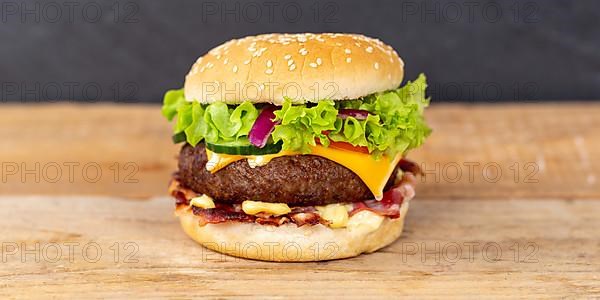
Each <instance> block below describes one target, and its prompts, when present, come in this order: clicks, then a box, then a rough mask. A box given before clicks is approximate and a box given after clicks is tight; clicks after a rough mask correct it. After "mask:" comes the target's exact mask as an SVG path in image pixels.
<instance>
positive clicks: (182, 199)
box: [169, 160, 420, 226]
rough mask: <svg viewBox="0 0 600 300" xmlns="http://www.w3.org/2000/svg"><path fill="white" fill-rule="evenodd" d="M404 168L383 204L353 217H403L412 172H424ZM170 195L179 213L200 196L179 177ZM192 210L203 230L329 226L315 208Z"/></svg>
mask: <svg viewBox="0 0 600 300" xmlns="http://www.w3.org/2000/svg"><path fill="white" fill-rule="evenodd" d="M403 162H404V163H403ZM407 162H408V163H407ZM400 167H401V168H402V169H403V170H404V167H406V169H407V170H410V171H405V172H404V174H403V176H402V179H401V180H400V181H399V183H398V184H397V185H396V186H394V187H393V188H391V189H389V190H388V191H386V192H385V193H384V194H383V199H382V200H381V201H377V200H374V199H373V200H367V201H362V202H355V203H351V205H352V210H350V212H349V215H350V216H353V215H355V214H357V213H358V212H360V211H363V210H368V211H371V212H374V213H376V214H378V215H381V216H385V217H388V218H391V219H395V218H398V217H400V206H401V205H402V202H403V201H404V200H410V199H412V198H413V197H414V195H415V190H414V186H415V183H416V178H415V175H414V174H413V173H412V172H411V171H415V172H420V170H419V167H418V166H417V165H416V164H414V163H412V162H409V161H405V160H402V161H401V165H400ZM169 193H170V194H171V195H172V196H173V197H174V198H175V199H176V200H175V203H176V205H177V210H180V209H186V208H188V207H189V202H190V199H192V198H194V197H197V196H198V194H197V193H196V192H194V191H192V190H191V189H189V188H186V187H184V186H182V185H181V183H180V182H179V181H178V180H177V177H176V176H175V177H174V178H173V180H172V181H171V184H170V186H169ZM191 210H192V212H193V213H194V214H195V215H196V216H198V218H199V222H200V226H203V225H205V224H217V223H223V222H229V221H234V222H243V223H258V224H262V225H274V226H279V225H283V224H286V223H294V224H296V225H297V226H304V225H317V224H324V225H327V224H328V223H329V222H328V221H327V220H324V219H322V218H321V217H320V215H319V214H318V212H317V210H316V209H315V207H314V206H296V207H291V210H292V211H291V212H290V213H288V214H286V215H281V216H271V215H267V214H257V215H248V214H246V213H244V211H243V210H242V207H241V205H240V204H225V203H215V208H210V209H203V208H199V207H195V206H192V207H191Z"/></svg>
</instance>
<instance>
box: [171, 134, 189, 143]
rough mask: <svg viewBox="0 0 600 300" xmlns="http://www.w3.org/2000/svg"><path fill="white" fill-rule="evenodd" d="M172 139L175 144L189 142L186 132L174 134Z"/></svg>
mask: <svg viewBox="0 0 600 300" xmlns="http://www.w3.org/2000/svg"><path fill="white" fill-rule="evenodd" d="M171 139H172V140H173V143H174V144H179V143H182V142H185V141H186V140H187V137H186V136H185V132H183V131H182V132H179V133H176V134H174V135H173V136H172V137H171Z"/></svg>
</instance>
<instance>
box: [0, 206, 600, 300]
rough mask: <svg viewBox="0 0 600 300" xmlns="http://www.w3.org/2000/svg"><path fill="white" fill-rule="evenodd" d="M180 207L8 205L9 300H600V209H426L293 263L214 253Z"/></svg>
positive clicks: (4, 285) (5, 282) (3, 275)
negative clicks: (347, 246) (378, 235)
mask: <svg viewBox="0 0 600 300" xmlns="http://www.w3.org/2000/svg"><path fill="white" fill-rule="evenodd" d="M172 208H173V203H172V201H171V200H170V199H167V198H153V199H150V200H145V201H132V200H125V199H119V198H101V197H100V198H94V197H2V198H0V228H1V229H0V232H1V236H2V251H3V253H4V254H3V257H2V259H3V261H2V264H1V266H2V267H0V298H3V299H5V298H7V297H23V296H27V297H33V298H38V297H45V298H48V297H58V296H60V297H69V298H70V297H77V298H80V297H84V298H88V297H111V296H112V297H114V296H120V297H127V298H130V297H141V298H146V297H159V296H161V297H172V298H189V297H192V296H195V297H200V296H212V297H217V296H255V297H259V298H263V297H264V296H272V297H278V298H286V297H288V296H293V297H296V298H307V297H308V298H314V297H332V298H340V297H342V296H350V297H354V298H366V297H373V296H379V297H387V298H389V297H391V296H399V295H410V296H415V297H424V296H428V297H433V296H434V297H438V298H443V297H447V296H463V297H464V296H472V297H475V296H478V295H488V296H490V297H492V298H498V297H506V296H520V297H527V298H545V297H552V298H558V297H584V296H585V297H594V296H595V297H600V231H599V230H598V228H600V219H599V218H598V215H600V201H589V200H552V199H548V200H545V201H543V202H540V201H539V200H509V201H465V200H455V201H444V200H429V201H419V200H415V201H413V203H412V207H411V210H410V211H409V214H408V216H407V225H406V231H405V234H404V236H403V237H402V238H401V239H400V240H398V241H396V243H394V244H392V245H391V246H390V247H387V248H384V249H383V250H382V251H379V252H377V253H374V254H370V255H364V256H360V257H358V258H354V259H347V260H339V261H329V262H321V263H291V264H285V263H266V262H258V261H250V260H243V259H235V258H232V257H227V256H221V255H219V254H216V253H214V252H211V251H209V250H205V249H203V248H201V247H199V246H198V245H197V244H195V242H193V241H192V240H190V239H189V238H187V236H185V235H184V234H183V232H182V231H181V230H180V228H179V225H178V223H177V221H176V219H175V218H174V216H173V215H172ZM36 245H37V246H36ZM69 245H71V246H69ZM36 247H37V248H36ZM69 247H71V248H72V249H73V253H72V254H70V252H69V250H68V249H69ZM126 247H128V248H126ZM436 247H437V248H436ZM57 249H61V250H60V251H61V252H60V254H61V255H57V253H58V251H59V250H57ZM84 249H86V250H87V254H83V251H84ZM97 249H101V251H102V254H101V255H99V254H98V252H97V251H98V250H97ZM116 249H120V251H119V252H118V254H116V252H115V251H116ZM469 249H472V250H469ZM517 249H518V250H517ZM517 251H518V252H517ZM36 255H37V256H38V257H39V259H38V261H36Z"/></svg>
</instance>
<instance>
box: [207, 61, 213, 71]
mask: <svg viewBox="0 0 600 300" xmlns="http://www.w3.org/2000/svg"><path fill="white" fill-rule="evenodd" d="M213 66H214V65H213V63H211V62H209V63H207V64H206V68H208V69H210V68H212V67H213Z"/></svg>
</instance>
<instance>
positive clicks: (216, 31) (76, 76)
mask: <svg viewBox="0 0 600 300" xmlns="http://www.w3.org/2000/svg"><path fill="white" fill-rule="evenodd" d="M0 17H1V19H0V57H1V58H0V82H1V84H2V90H1V91H2V93H1V95H0V97H1V98H0V100H2V101H21V102H48V101H54V100H57V99H62V100H76V101H82V102H95V101H119V102H155V103H158V102H160V101H161V100H162V94H163V93H164V91H165V90H167V89H170V88H177V87H180V86H181V85H182V84H183V76H184V75H185V74H186V72H187V71H188V69H189V67H190V65H191V64H192V63H193V62H194V61H195V59H196V58H197V57H198V56H200V55H202V54H204V53H205V52H207V51H208V50H209V49H211V48H212V47H214V46H217V45H218V44H220V43H222V42H224V41H226V40H229V39H231V38H237V37H242V36H245V35H252V34H258V33H266V32H358V33H363V34H365V35H368V36H373V37H377V38H380V39H382V40H383V41H385V42H386V43H388V44H390V45H392V46H393V47H394V48H395V49H397V51H398V53H399V54H400V56H402V57H403V59H404V61H405V62H406V72H407V75H406V78H407V79H411V78H414V77H415V76H416V75H417V74H418V73H420V72H425V73H426V74H427V75H428V78H429V82H430V90H429V92H430V95H431V96H432V97H433V99H434V101H468V102H474V101H478V102H496V101H501V100H502V101H503V100H514V101H540V100H591V99H600V25H599V24H600V2H599V1H595V0H577V1H558V0H557V1H517V0H510V1H436V0H434V1H416V0H415V1H366V0H363V1H360V0H352V1H313V0H308V1H277V2H275V1H181V0H178V1H151V0H148V1H77V2H72V1H71V2H70V1H3V2H2V6H1V7H0Z"/></svg>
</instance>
